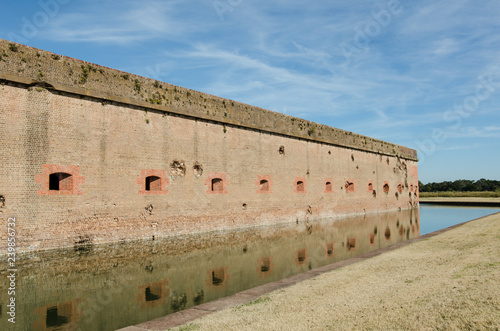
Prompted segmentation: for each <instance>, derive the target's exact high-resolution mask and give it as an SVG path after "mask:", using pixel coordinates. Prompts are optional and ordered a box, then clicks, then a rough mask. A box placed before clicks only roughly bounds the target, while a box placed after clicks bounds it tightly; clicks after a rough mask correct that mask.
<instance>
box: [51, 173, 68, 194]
mask: <svg viewBox="0 0 500 331" xmlns="http://www.w3.org/2000/svg"><path fill="white" fill-rule="evenodd" d="M49 190H50V191H71V190H73V177H72V176H71V175H70V174H67V173H64V172H56V173H53V174H50V175H49Z"/></svg>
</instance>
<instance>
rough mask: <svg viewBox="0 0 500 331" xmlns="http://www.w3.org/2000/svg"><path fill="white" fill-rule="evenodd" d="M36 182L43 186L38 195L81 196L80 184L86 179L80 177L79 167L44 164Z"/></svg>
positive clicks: (36, 177)
mask: <svg viewBox="0 0 500 331" xmlns="http://www.w3.org/2000/svg"><path fill="white" fill-rule="evenodd" d="M35 182H36V183H38V184H41V188H40V190H38V195H81V194H82V191H81V190H80V184H83V183H85V178H84V177H83V176H80V167H79V166H73V165H59V164H43V165H42V173H41V174H38V175H36V176H35Z"/></svg>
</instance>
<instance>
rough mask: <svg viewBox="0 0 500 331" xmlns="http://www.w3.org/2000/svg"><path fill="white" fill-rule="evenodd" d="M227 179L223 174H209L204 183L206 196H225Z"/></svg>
mask: <svg viewBox="0 0 500 331" xmlns="http://www.w3.org/2000/svg"><path fill="white" fill-rule="evenodd" d="M227 184H228V182H227V179H226V174H225V173H222V172H221V173H209V174H208V178H207V180H206V181H205V185H207V187H208V190H207V193H208V194H227Z"/></svg>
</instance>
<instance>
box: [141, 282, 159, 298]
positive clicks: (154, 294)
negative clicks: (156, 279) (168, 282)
mask: <svg viewBox="0 0 500 331" xmlns="http://www.w3.org/2000/svg"><path fill="white" fill-rule="evenodd" d="M144 296H145V299H146V302H150V301H157V300H160V299H161V285H159V284H158V285H152V286H148V287H146V290H145V292H144Z"/></svg>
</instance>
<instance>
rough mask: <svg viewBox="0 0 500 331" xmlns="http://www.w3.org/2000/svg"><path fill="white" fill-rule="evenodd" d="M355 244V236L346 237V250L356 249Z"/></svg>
mask: <svg viewBox="0 0 500 331" xmlns="http://www.w3.org/2000/svg"><path fill="white" fill-rule="evenodd" d="M356 244H357V240H356V238H348V239H347V245H346V247H347V250H349V251H351V250H354V249H356Z"/></svg>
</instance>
